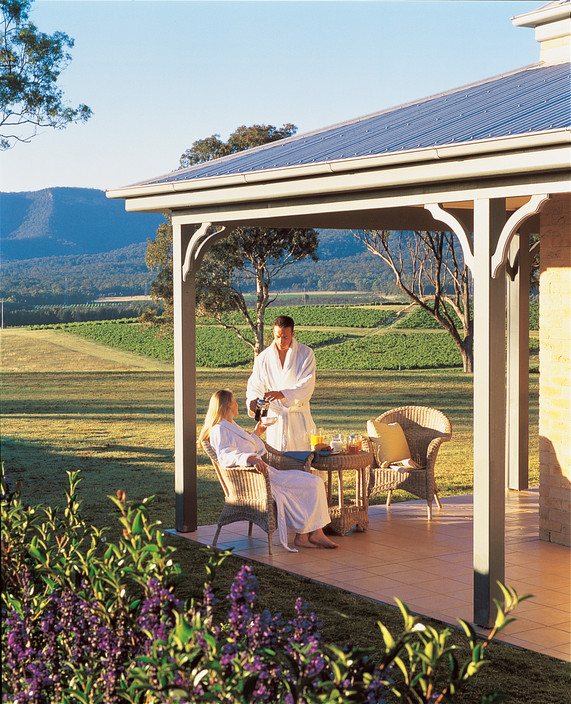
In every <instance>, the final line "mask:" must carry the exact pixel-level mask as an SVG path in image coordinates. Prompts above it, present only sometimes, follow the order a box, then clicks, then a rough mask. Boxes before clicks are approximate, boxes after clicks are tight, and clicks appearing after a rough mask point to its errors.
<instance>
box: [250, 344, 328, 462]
mask: <svg viewBox="0 0 571 704" xmlns="http://www.w3.org/2000/svg"><path fill="white" fill-rule="evenodd" d="M314 388H315V355H314V354H313V350H312V349H311V348H310V347H308V346H307V345H302V344H300V343H299V342H297V341H296V339H295V338H294V339H293V340H292V343H291V347H290V348H289V350H288V351H287V353H286V358H285V362H284V365H283V367H282V365H281V362H280V358H279V355H278V350H277V347H276V345H275V343H274V342H272V344H271V345H270V346H269V347H266V349H265V350H264V351H263V352H260V354H259V355H258V356H257V357H256V359H255V360H254V368H253V370H252V374H251V376H250V378H249V379H248V387H247V389H246V405H247V407H248V415H250V416H253V413H252V412H251V411H250V410H249V409H250V402H251V401H254V400H255V399H257V398H263V397H264V394H265V393H266V391H281V392H282V394H283V395H284V396H285V398H283V399H281V400H279V401H272V402H271V404H270V410H271V415H275V416H277V417H278V420H277V423H275V425H271V426H270V427H269V428H268V429H267V431H266V437H267V439H268V445H271V446H272V447H275V448H276V450H281V451H285V450H310V449H311V444H310V437H309V433H310V431H311V429H312V428H313V427H314V422H313V418H312V417H311V411H310V408H309V401H310V399H311V396H312V394H313V390H314Z"/></svg>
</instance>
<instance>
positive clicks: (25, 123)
mask: <svg viewBox="0 0 571 704" xmlns="http://www.w3.org/2000/svg"><path fill="white" fill-rule="evenodd" d="M31 4H32V0H1V2H0V7H1V13H2V14H1V17H0V28H1V38H0V149H2V150H6V149H10V148H11V147H13V146H14V145H15V144H16V143H18V142H29V141H30V140H31V139H32V138H33V137H34V136H35V135H36V133H37V130H38V128H40V127H51V128H54V129H63V128H64V127H66V126H67V125H69V124H70V123H72V122H85V121H86V120H88V119H89V118H90V117H91V114H92V112H91V109H90V108H89V107H87V105H78V106H77V107H75V108H74V107H70V106H68V105H66V104H65V103H64V98H63V92H62V90H61V89H60V88H59V87H58V85H57V80H58V78H59V75H60V73H61V72H62V71H63V70H64V69H65V68H66V66H67V65H68V64H69V62H70V61H71V55H70V53H69V52H68V49H71V48H72V47H73V45H74V40H73V39H71V38H70V37H68V35H67V34H65V33H64V32H59V31H58V32H54V33H53V34H51V35H50V34H45V33H44V32H40V31H39V29H38V28H37V27H36V25H35V24H33V22H30V20H29V13H30V7H31Z"/></svg>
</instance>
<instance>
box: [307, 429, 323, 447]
mask: <svg viewBox="0 0 571 704" xmlns="http://www.w3.org/2000/svg"><path fill="white" fill-rule="evenodd" d="M309 441H310V443H311V447H312V449H315V446H316V445H319V444H321V443H322V442H323V428H312V430H311V435H310V438H309Z"/></svg>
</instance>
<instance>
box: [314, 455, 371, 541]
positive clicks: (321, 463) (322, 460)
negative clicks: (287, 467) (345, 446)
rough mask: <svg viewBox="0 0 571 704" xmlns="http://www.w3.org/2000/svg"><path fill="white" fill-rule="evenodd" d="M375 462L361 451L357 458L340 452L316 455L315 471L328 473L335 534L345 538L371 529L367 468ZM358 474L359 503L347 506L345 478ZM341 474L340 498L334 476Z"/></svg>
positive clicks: (356, 499)
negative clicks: (354, 530)
mask: <svg viewBox="0 0 571 704" xmlns="http://www.w3.org/2000/svg"><path fill="white" fill-rule="evenodd" d="M372 462H373V456H372V454H371V453H370V452H365V451H364V450H361V451H360V452H359V453H357V454H355V455H350V454H348V453H347V452H340V453H337V454H331V455H315V457H314V458H313V460H312V462H311V467H312V470H314V471H315V473H316V474H317V472H327V481H326V485H327V505H328V506H329V516H330V517H331V526H330V528H331V530H332V531H333V532H334V533H336V534H337V535H345V533H347V532H348V531H350V530H351V528H352V527H353V526H356V529H357V530H361V531H363V530H366V529H367V528H368V527H369V517H368V515H367V512H368V508H369V500H368V498H367V482H366V477H365V468H366V467H368V466H369V465H370V464H372ZM347 471H350V472H355V502H354V503H345V497H344V493H343V474H344V473H345V472H347ZM334 474H337V497H336V498H335V497H334V496H333V475H334Z"/></svg>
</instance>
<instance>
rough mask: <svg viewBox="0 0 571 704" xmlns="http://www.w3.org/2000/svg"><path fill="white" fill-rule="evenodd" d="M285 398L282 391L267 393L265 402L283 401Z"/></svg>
mask: <svg viewBox="0 0 571 704" xmlns="http://www.w3.org/2000/svg"><path fill="white" fill-rule="evenodd" d="M282 398H285V396H284V395H283V394H282V392H281V391H266V393H265V394H264V400H265V401H281V400H282Z"/></svg>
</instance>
